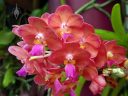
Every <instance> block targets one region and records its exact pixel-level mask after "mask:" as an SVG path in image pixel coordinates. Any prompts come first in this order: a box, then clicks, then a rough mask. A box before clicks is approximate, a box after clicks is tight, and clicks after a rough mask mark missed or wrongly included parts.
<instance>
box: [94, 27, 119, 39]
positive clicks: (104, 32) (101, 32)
mask: <svg viewBox="0 0 128 96" xmlns="http://www.w3.org/2000/svg"><path fill="white" fill-rule="evenodd" d="M95 32H96V34H98V35H99V36H100V37H101V38H102V39H104V40H114V39H117V38H118V36H117V35H116V34H115V33H114V32H111V31H107V30H102V29H96V30H95Z"/></svg>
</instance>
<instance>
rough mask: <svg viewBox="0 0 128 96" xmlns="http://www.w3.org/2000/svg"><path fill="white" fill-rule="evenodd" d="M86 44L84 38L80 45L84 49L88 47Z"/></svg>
mask: <svg viewBox="0 0 128 96" xmlns="http://www.w3.org/2000/svg"><path fill="white" fill-rule="evenodd" d="M84 43H85V38H82V39H81V40H80V43H79V44H80V48H81V49H84V48H85V47H86V46H85V44H84Z"/></svg>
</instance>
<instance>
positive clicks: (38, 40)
mask: <svg viewBox="0 0 128 96" xmlns="http://www.w3.org/2000/svg"><path fill="white" fill-rule="evenodd" d="M34 44H43V45H47V43H46V41H45V39H44V35H43V34H42V33H38V34H37V35H36V36H35V40H34Z"/></svg>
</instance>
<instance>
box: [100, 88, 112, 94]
mask: <svg viewBox="0 0 128 96" xmlns="http://www.w3.org/2000/svg"><path fill="white" fill-rule="evenodd" d="M110 90H111V87H110V86H106V87H105V88H104V90H103V92H102V94H101V96H109V92H110Z"/></svg>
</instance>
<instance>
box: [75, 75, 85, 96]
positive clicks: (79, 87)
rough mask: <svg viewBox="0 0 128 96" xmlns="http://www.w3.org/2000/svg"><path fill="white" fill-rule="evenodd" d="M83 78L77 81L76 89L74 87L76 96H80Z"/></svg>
mask: <svg viewBox="0 0 128 96" xmlns="http://www.w3.org/2000/svg"><path fill="white" fill-rule="evenodd" d="M85 81H86V80H85V78H84V77H82V76H81V77H79V81H78V85H77V87H76V89H75V92H76V96H80V93H81V90H82V88H83V85H84V83H85Z"/></svg>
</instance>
